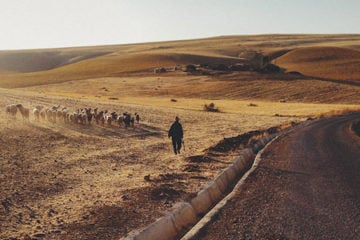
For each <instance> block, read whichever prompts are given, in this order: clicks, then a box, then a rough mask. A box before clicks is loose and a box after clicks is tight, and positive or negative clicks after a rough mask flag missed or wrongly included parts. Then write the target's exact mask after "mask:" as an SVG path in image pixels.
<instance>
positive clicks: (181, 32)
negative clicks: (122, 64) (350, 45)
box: [0, 0, 360, 50]
mask: <svg viewBox="0 0 360 240" xmlns="http://www.w3.org/2000/svg"><path fill="white" fill-rule="evenodd" d="M0 29H1V31H2V32H1V34H0V50H5V49H33V48H54V47H71V46H94V45H108V44H124V43H138V42H154V41H165V40H180V39H193V38H204V37H213V36H221V35H245V34H267V33H356V34H359V33H360V0H176V1H175V0H0Z"/></svg>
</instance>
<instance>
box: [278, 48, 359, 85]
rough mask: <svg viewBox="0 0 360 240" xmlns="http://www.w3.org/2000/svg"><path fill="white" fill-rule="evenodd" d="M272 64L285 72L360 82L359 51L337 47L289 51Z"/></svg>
mask: <svg viewBox="0 0 360 240" xmlns="http://www.w3.org/2000/svg"><path fill="white" fill-rule="evenodd" d="M274 62H275V63H276V64H277V65H279V66H281V67H283V68H285V69H286V70H287V71H297V72H300V73H301V74H303V75H306V76H310V77H315V78H324V79H336V80H352V81H360V51H357V50H354V49H348V48H339V47H307V48H300V49H295V50H292V51H289V52H288V53H286V54H284V55H283V56H281V57H279V58H277V59H276V60H274Z"/></svg>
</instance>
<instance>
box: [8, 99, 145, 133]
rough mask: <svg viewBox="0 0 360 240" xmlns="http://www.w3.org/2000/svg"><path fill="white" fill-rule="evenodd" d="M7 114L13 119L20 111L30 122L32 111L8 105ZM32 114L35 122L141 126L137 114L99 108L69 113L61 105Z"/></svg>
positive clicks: (19, 105) (20, 105)
mask: <svg viewBox="0 0 360 240" xmlns="http://www.w3.org/2000/svg"><path fill="white" fill-rule="evenodd" d="M5 110H6V113H7V114H8V115H10V116H12V117H15V116H16V114H17V111H19V112H20V113H21V115H22V117H23V119H24V120H29V117H30V116H29V115H30V110H29V109H28V108H26V107H24V106H23V105H22V104H10V105H7V106H6V108H5ZM32 113H33V115H34V118H35V121H40V120H43V121H45V120H47V121H49V122H52V123H56V122H63V123H74V124H91V123H92V122H93V121H95V122H96V124H101V125H105V124H106V125H108V126H112V125H115V126H119V127H122V126H124V127H125V128H128V127H134V125H135V122H136V123H137V124H139V121H140V116H139V114H137V113H135V115H134V116H132V115H131V114H130V113H127V112H124V113H122V114H118V113H116V112H109V111H108V110H102V111H99V110H98V108H95V109H93V110H92V109H91V108H79V109H76V110H75V111H69V110H68V108H67V107H60V105H57V106H52V107H43V106H36V107H35V108H34V109H33V110H32Z"/></svg>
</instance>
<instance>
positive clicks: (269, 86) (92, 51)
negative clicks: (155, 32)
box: [0, 35, 360, 103]
mask: <svg viewBox="0 0 360 240" xmlns="http://www.w3.org/2000/svg"><path fill="white" fill-rule="evenodd" d="M359 51H360V35H254V36H223V37H214V38H208V39H194V40H184V41H168V42H155V43H141V44H127V45H110V46H93V47H91V46H90V47H79V48H64V49H39V50H18V51H0V87H2V88H22V89H31V90H32V91H34V90H36V89H40V88H41V89H42V91H44V92H46V91H48V90H49V89H50V88H51V89H52V92H55V93H61V92H64V91H65V89H66V91H65V92H66V93H67V94H69V91H70V90H71V91H74V93H78V94H85V93H87V94H89V95H98V94H97V92H95V90H94V89H93V88H91V87H90V85H89V84H87V83H90V82H89V81H91V84H94V83H95V82H96V83H97V84H95V85H96V86H97V85H99V86H101V87H103V86H102V85H104V84H112V85H111V86H109V87H111V88H113V89H117V90H118V92H122V94H127V95H134V94H135V95H136V94H141V96H143V95H146V96H169V95H168V94H169V92H170V93H171V94H172V95H173V96H176V97H179V96H180V97H181V96H186V97H192V98H208V99H209V98H210V99H211V98H216V99H221V98H225V99H252V98H255V99H259V100H272V101H280V100H281V101H282V100H286V101H296V102H327V103H360V90H359V82H360V81H359V80H360V71H359V66H360V52H359ZM248 52H256V53H259V54H261V55H262V56H263V59H264V63H265V65H266V64H267V63H270V62H271V63H273V64H276V65H278V66H279V67H281V68H282V69H283V71H282V72H271V71H270V72H268V71H266V72H258V71H254V70H250V71H225V72H224V71H217V72H209V71H207V70H206V69H205V70H206V71H207V73H206V71H205V73H204V71H200V72H198V73H196V74H195V75H194V74H190V75H189V73H185V72H183V71H175V72H174V71H171V72H168V73H166V74H161V75H156V74H154V72H153V69H154V68H157V67H165V68H173V67H174V66H175V65H181V66H182V67H183V68H184V66H186V65H188V64H194V65H197V66H199V65H207V64H210V65H217V64H222V65H226V66H230V65H231V64H236V63H239V62H241V61H242V60H243V59H242V56H246V53H248ZM294 72H297V73H298V74H293V73H294ZM191 75H193V76H194V78H192V77H191ZM185 76H187V77H185ZM160 77H161V79H165V82H166V83H165V82H163V83H161V84H160V85H159V83H158V82H157V79H159V78H160ZM107 78H111V79H115V80H114V81H113V80H112V81H110V82H111V83H109V81H107V80H106V79H107ZM123 78H127V80H126V81H129V78H130V79H132V80H130V81H132V82H133V84H132V85H131V91H125V93H124V91H123V90H122V89H123V88H127V87H129V84H128V83H127V84H124V83H123V82H124V81H125V80H122V79H123ZM139 78H141V79H140V80H139ZM194 79H196V80H194ZM137 80H139V81H137ZM67 82H71V83H72V84H74V83H75V82H79V84H80V85H81V87H77V86H73V87H71V88H70V90H69V87H68V85H66V83H67ZM136 82H138V83H139V84H140V83H141V84H140V85H136V84H135V83H136ZM144 85H146V86H149V87H148V88H147V89H146V90H144V89H143V88H142V86H144ZM151 86H152V87H151ZM80 92H81V93H80ZM112 97H117V96H112Z"/></svg>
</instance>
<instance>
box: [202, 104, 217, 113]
mask: <svg viewBox="0 0 360 240" xmlns="http://www.w3.org/2000/svg"><path fill="white" fill-rule="evenodd" d="M204 110H205V111H207V112H219V109H218V108H216V107H215V104H214V103H210V104H209V105H207V104H205V105H204Z"/></svg>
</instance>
